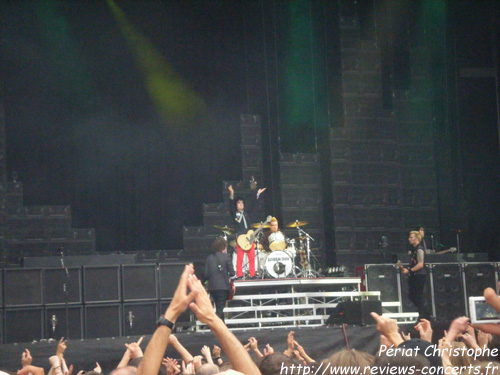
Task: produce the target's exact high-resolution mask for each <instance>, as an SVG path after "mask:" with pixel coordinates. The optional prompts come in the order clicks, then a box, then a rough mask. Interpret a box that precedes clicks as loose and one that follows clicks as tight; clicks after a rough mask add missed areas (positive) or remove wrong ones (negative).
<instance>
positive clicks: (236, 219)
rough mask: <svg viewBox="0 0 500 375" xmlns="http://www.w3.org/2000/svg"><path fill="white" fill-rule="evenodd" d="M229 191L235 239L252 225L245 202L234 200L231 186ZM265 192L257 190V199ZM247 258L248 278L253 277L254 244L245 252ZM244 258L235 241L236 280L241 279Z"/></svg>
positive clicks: (238, 198) (243, 251) (243, 252)
mask: <svg viewBox="0 0 500 375" xmlns="http://www.w3.org/2000/svg"><path fill="white" fill-rule="evenodd" d="M227 189H228V190H229V213H230V215H231V219H232V220H233V224H234V225H236V238H238V236H239V235H241V234H246V233H247V232H248V230H249V229H250V224H251V223H252V221H251V219H250V215H249V212H248V209H247V210H245V201H244V200H243V198H241V197H237V198H236V199H235V198H234V189H233V186H232V185H229V186H228V187H227ZM265 190H266V188H262V189H259V190H257V197H256V199H259V197H260V195H261V194H262V193H263V192H264V191H265ZM246 253H247V256H248V270H249V274H250V277H255V243H254V244H252V247H251V248H250V249H249V250H248V251H247V252H246ZM244 256H245V250H243V249H242V248H241V247H240V246H239V245H238V241H236V276H237V277H238V278H241V277H243V257H244Z"/></svg>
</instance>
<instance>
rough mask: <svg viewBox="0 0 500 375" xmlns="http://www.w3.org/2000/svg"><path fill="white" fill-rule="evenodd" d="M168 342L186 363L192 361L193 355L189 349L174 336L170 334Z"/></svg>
mask: <svg viewBox="0 0 500 375" xmlns="http://www.w3.org/2000/svg"><path fill="white" fill-rule="evenodd" d="M168 343H169V344H170V345H172V347H173V348H174V349H175V351H176V352H177V353H179V355H180V356H181V358H182V360H183V361H184V362H186V363H190V362H193V356H192V355H191V353H189V351H188V350H187V349H186V348H185V347H184V346H183V345H182V344H181V343H180V342H179V340H178V339H177V337H176V336H174V335H170V336H169V338H168Z"/></svg>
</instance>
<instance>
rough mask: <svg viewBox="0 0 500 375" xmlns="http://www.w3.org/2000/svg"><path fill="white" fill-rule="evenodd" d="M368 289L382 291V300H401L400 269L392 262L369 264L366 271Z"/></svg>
mask: <svg viewBox="0 0 500 375" xmlns="http://www.w3.org/2000/svg"><path fill="white" fill-rule="evenodd" d="M365 280H366V289H367V290H369V291H380V300H381V301H384V302H395V301H399V291H398V271H397V268H396V267H395V266H393V265H390V264H367V265H366V272H365Z"/></svg>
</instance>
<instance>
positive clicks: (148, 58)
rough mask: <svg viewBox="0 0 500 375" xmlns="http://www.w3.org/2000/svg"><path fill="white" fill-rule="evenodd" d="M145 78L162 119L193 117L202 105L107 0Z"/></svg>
mask: <svg viewBox="0 0 500 375" xmlns="http://www.w3.org/2000/svg"><path fill="white" fill-rule="evenodd" d="M106 2H107V3H108V5H109V7H110V9H111V11H112V13H113V15H114V16H115V18H116V20H117V22H118V25H119V26H120V29H121V31H122V33H123V35H124V36H125V38H126V39H127V43H128V44H129V46H130V47H131V49H132V52H133V55H134V58H135V61H136V63H137V65H138V67H139V68H140V70H141V71H142V73H143V74H144V79H145V85H146V89H147V91H148V94H149V96H150V98H151V100H152V102H153V104H154V105H155V107H156V110H157V111H158V113H159V114H160V115H161V116H162V117H163V118H164V119H172V118H179V117H184V116H189V115H196V114H199V113H200V112H202V111H203V110H204V109H205V102H204V100H203V98H201V97H200V96H199V95H198V94H197V93H195V92H194V91H193V90H192V89H191V88H190V87H189V85H188V84H187V83H186V82H184V81H183V80H182V78H181V77H179V75H178V74H177V73H176V72H175V71H174V69H173V68H172V67H171V65H170V64H169V63H168V61H167V59H166V58H165V57H164V56H162V55H161V53H160V52H159V51H158V50H157V49H156V48H155V46H154V45H153V44H152V43H151V42H150V41H149V40H148V39H147V38H146V37H145V36H144V35H143V34H142V33H140V32H139V31H138V30H137V29H136V28H135V27H134V26H133V25H132V24H131V23H130V22H129V21H128V19H127V16H126V15H125V13H124V12H123V11H122V10H121V9H120V8H119V7H118V6H117V5H116V3H115V2H114V1H113V0H106Z"/></svg>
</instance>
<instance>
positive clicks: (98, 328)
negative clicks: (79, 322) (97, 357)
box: [85, 304, 122, 339]
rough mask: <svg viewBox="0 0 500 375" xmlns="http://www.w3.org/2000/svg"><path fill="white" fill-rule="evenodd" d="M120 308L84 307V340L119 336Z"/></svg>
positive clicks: (107, 306) (112, 306)
mask: <svg viewBox="0 0 500 375" xmlns="http://www.w3.org/2000/svg"><path fill="white" fill-rule="evenodd" d="M121 326H122V325H121V306H120V305H118V304H112V305H87V306H85V338H87V339H92V338H100V337H118V336H121Z"/></svg>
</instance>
